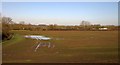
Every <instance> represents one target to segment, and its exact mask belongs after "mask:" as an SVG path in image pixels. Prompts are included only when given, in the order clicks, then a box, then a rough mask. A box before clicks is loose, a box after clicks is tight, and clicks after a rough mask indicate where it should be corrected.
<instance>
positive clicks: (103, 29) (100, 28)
mask: <svg viewBox="0 0 120 65" xmlns="http://www.w3.org/2000/svg"><path fill="white" fill-rule="evenodd" d="M99 30H108V28H99Z"/></svg>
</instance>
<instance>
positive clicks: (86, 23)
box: [80, 21, 91, 26]
mask: <svg viewBox="0 0 120 65" xmlns="http://www.w3.org/2000/svg"><path fill="white" fill-rule="evenodd" d="M80 25H82V26H90V25H91V23H90V22H88V21H82V22H81V24H80Z"/></svg>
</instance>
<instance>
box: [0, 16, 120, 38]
mask: <svg viewBox="0 0 120 65" xmlns="http://www.w3.org/2000/svg"><path fill="white" fill-rule="evenodd" d="M0 24H2V39H3V40H9V39H11V38H12V37H13V33H12V32H11V30H30V31H117V30H118V29H119V30H120V26H114V25H107V26H101V25H100V24H95V25H92V24H91V23H90V22H87V21H82V22H81V23H80V25H76V26H64V25H57V24H50V25H46V24H39V25H33V24H25V22H24V21H21V22H20V23H15V22H13V21H12V19H11V18H10V17H1V20H0Z"/></svg>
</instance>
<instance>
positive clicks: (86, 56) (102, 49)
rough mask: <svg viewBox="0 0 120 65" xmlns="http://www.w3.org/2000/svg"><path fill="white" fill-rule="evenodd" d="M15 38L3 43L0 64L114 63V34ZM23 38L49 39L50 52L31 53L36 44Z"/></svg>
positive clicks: (18, 34) (19, 34)
mask: <svg viewBox="0 0 120 65" xmlns="http://www.w3.org/2000/svg"><path fill="white" fill-rule="evenodd" d="M13 32H14V33H15V36H14V37H13V38H12V39H11V40H9V41H6V42H3V63H117V62H118V32H117V31H13ZM24 35H44V36H48V37H51V38H53V40H51V41H50V42H51V43H52V44H54V45H55V47H54V48H47V47H42V48H39V49H38V50H37V52H34V49H35V47H36V45H37V44H36V42H37V40H33V39H25V38H24Z"/></svg>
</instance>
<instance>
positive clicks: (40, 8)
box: [2, 2, 118, 25]
mask: <svg viewBox="0 0 120 65" xmlns="http://www.w3.org/2000/svg"><path fill="white" fill-rule="evenodd" d="M2 14H3V16H9V17H11V18H12V19H13V21H15V22H19V21H25V22H26V23H32V24H60V25H79V24H80V23H81V21H82V20H85V21H89V22H91V23H92V24H102V25H117V24H118V3H117V2H3V3H2Z"/></svg>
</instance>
